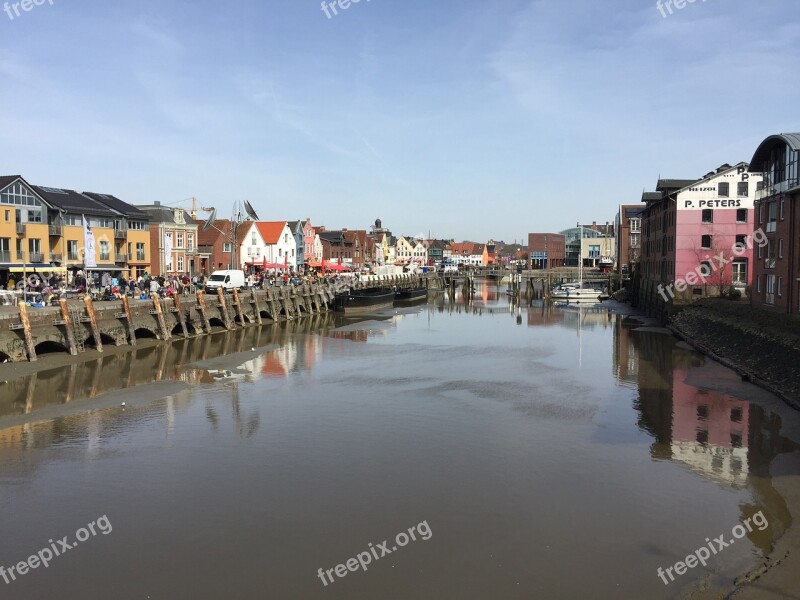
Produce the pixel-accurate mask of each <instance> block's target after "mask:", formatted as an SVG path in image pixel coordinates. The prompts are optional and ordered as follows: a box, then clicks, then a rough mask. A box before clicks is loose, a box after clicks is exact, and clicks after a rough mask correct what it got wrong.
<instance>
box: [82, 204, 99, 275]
mask: <svg viewBox="0 0 800 600" xmlns="http://www.w3.org/2000/svg"><path fill="white" fill-rule="evenodd" d="M83 266H84V267H86V268H87V269H93V268H95V267H97V260H96V259H95V257H94V232H93V231H92V228H91V227H89V221H87V220H86V216H85V215H83Z"/></svg>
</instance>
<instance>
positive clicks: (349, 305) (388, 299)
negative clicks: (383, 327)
mask: <svg viewBox="0 0 800 600" xmlns="http://www.w3.org/2000/svg"><path fill="white" fill-rule="evenodd" d="M393 305H394V292H392V291H385V290H377V289H376V290H362V291H357V292H352V293H350V294H347V295H345V296H339V297H338V298H336V303H335V304H334V309H335V310H337V311H339V312H343V313H344V314H345V315H362V314H369V313H373V312H375V311H378V310H382V309H384V308H391V307H392V306H393Z"/></svg>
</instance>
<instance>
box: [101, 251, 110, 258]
mask: <svg viewBox="0 0 800 600" xmlns="http://www.w3.org/2000/svg"><path fill="white" fill-rule="evenodd" d="M100 260H111V255H110V254H108V253H105V254H103V253H102V252H101V253H100Z"/></svg>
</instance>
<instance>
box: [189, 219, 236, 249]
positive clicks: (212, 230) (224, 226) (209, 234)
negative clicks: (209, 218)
mask: <svg viewBox="0 0 800 600" xmlns="http://www.w3.org/2000/svg"><path fill="white" fill-rule="evenodd" d="M205 223H206V222H205V221H198V223H197V225H198V226H199V227H198V232H197V245H198V246H213V245H214V243H215V242H216V241H217V240H218V239H219V237H220V236H224V237H225V238H226V240H230V235H231V222H230V221H229V220H228V219H217V220H215V221H214V223H213V227H209V228H208V231H203V225H205Z"/></svg>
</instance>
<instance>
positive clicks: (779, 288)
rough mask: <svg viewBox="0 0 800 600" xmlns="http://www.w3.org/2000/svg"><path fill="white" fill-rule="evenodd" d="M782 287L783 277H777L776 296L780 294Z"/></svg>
mask: <svg viewBox="0 0 800 600" xmlns="http://www.w3.org/2000/svg"><path fill="white" fill-rule="evenodd" d="M782 287H783V277H778V296H782V295H783V294H782V293H781V291H782V290H781V288H782Z"/></svg>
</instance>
